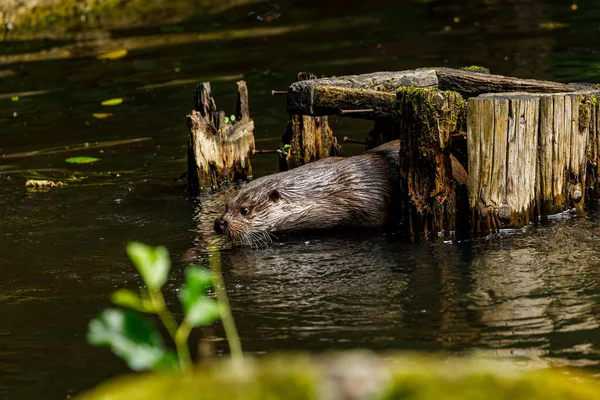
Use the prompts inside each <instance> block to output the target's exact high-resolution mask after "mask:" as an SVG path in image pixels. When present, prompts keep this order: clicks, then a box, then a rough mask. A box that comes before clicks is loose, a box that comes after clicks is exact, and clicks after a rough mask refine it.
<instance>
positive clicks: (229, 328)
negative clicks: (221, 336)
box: [208, 245, 244, 370]
mask: <svg viewBox="0 0 600 400" xmlns="http://www.w3.org/2000/svg"><path fill="white" fill-rule="evenodd" d="M208 253H209V263H210V269H211V270H212V280H213V286H214V289H215V292H216V293H217V302H218V303H219V310H220V311H221V321H222V322H223V328H224V329H225V336H226V337H227V343H228V344H229V352H230V354H231V361H232V362H233V365H234V368H235V369H238V370H240V369H241V368H242V365H243V362H244V355H243V353H242V344H241V342H240V337H239V335H238V332H237V329H236V327H235V321H234V320H233V315H232V314H231V306H230V305H229V298H228V297H227V289H226V288H225V282H224V281H223V275H222V273H221V254H220V253H219V248H218V247H217V246H216V245H212V246H209V249H208Z"/></svg>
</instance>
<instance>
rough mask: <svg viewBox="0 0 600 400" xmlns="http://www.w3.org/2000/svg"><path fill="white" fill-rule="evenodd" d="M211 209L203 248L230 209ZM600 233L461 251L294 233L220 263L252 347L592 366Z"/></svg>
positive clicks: (493, 242) (579, 227) (563, 225)
mask: <svg viewBox="0 0 600 400" xmlns="http://www.w3.org/2000/svg"><path fill="white" fill-rule="evenodd" d="M219 198H220V197H219V196H214V197H213V199H219ZM207 203H208V204H210V206H207V207H208V208H210V211H209V210H207V209H206V208H205V209H204V210H202V211H201V212H200V213H199V214H198V223H199V237H198V245H199V247H202V245H201V243H202V242H203V240H204V239H203V238H205V237H207V236H208V237H212V235H214V234H213V233H212V232H211V231H212V224H211V222H212V221H213V220H214V217H215V216H216V215H218V213H219V212H220V210H221V209H222V205H223V203H224V201H223V200H221V201H215V203H218V204H213V203H210V202H207ZM213 207H217V208H216V209H217V212H214V208H213ZM596 225H597V221H595V219H573V220H566V221H561V222H558V223H556V222H553V223H548V224H545V225H542V226H539V227H531V228H528V229H525V230H522V231H516V232H514V233H513V234H499V235H494V236H490V237H488V238H485V239H475V240H471V241H466V242H463V243H445V242H443V241H442V240H435V241H433V242H425V243H413V244H406V243H399V242H398V241H396V240H394V239H395V238H394V237H387V236H385V235H382V234H380V233H376V232H371V233H369V232H362V233H360V234H357V233H347V232H346V233H331V232H328V233H318V232H316V233H312V234H308V233H302V234H300V233H298V234H291V233H290V234H283V235H280V238H279V240H278V241H276V242H275V243H274V244H273V245H272V246H271V247H269V248H262V249H258V250H257V249H250V248H239V247H238V248H229V249H228V250H225V251H224V253H223V256H222V258H223V264H224V265H230V266H231V267H230V270H229V271H228V273H227V278H228V281H229V285H230V287H231V288H232V289H231V298H232V303H233V306H234V311H235V312H236V318H237V319H238V324H239V326H240V332H241V335H242V336H243V337H244V343H245V346H246V348H247V349H250V350H261V351H265V350H277V349H281V348H288V347H292V348H299V349H302V348H304V347H305V346H311V347H316V348H328V347H329V346H331V345H340V346H343V347H355V346H369V347H375V348H389V347H390V346H391V347H398V348H407V349H415V348H417V349H419V348H420V349H427V348H429V349H453V350H464V349H468V348H481V349H490V348H494V349H498V350H502V353H500V354H505V355H508V354H527V355H536V356H537V355H546V356H549V357H550V358H551V359H552V360H554V361H553V363H555V364H564V363H570V364H574V365H587V364H589V363H592V364H595V361H596V359H597V353H598V346H599V345H600V332H599V331H598V326H599V325H598V319H597V313H598V311H599V306H600V305H599V304H598V298H599V295H600V290H599V289H598V287H597V282H598V280H599V278H600V271H598V269H597V265H599V264H600V253H598V251H597V250H596V249H597V248H598V246H599V244H600V237H599V236H598V235H597V234H592V233H590V232H592V231H591V230H592V229H594V227H595V226H596ZM224 245H227V243H224ZM199 258H200V259H202V258H203V256H202V255H200V256H199ZM568 360H571V361H568Z"/></svg>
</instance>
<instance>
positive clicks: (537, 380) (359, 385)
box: [78, 352, 600, 400]
mask: <svg viewBox="0 0 600 400" xmlns="http://www.w3.org/2000/svg"><path fill="white" fill-rule="evenodd" d="M167 398H169V399H178V400H188V399H190V400H191V399H206V400H213V399H214V400H217V399H219V400H221V399H238V400H258V399H261V400H262V399H273V400H275V399H286V400H295V399H298V400H300V399H336V400H343V399H348V400H350V399H383V400H385V399H402V400H482V399H485V400H559V399H565V400H567V399H568V400H589V399H598V398H600V384H599V383H598V382H597V381H595V380H594V379H592V378H591V377H588V376H587V375H585V374H583V373H574V372H572V371H566V370H553V369H531V367H530V366H528V365H527V363H523V360H520V361H519V362H518V363H516V362H512V361H510V360H504V361H499V360H490V359H482V358H451V359H443V358H436V357H430V358H424V357H420V356H407V355H396V356H389V357H383V356H375V355H373V354H371V353H364V352H346V353H339V354H331V355H326V356H318V357H310V356H302V355H279V356H268V357H264V358H253V359H246V360H245V364H244V368H243V370H239V371H235V370H234V369H233V368H232V367H231V364H230V363H229V361H228V360H218V361H215V362H212V363H210V364H206V365H201V366H198V367H197V368H196V369H195V370H194V372H193V374H192V375H191V376H189V377H184V376H181V375H178V374H161V375H158V374H144V375H133V376H125V377H121V378H117V379H114V380H111V381H108V382H106V383H104V384H102V385H100V386H99V387H97V388H96V389H94V390H92V391H90V392H88V393H84V394H82V395H80V396H79V397H78V399H80V400H108V399H111V400H120V399H127V400H142V399H167Z"/></svg>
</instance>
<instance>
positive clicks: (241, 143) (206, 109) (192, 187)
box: [187, 81, 254, 195]
mask: <svg viewBox="0 0 600 400" xmlns="http://www.w3.org/2000/svg"><path fill="white" fill-rule="evenodd" d="M237 87H238V100H237V109H236V113H235V119H234V120H233V121H232V119H233V118H230V117H227V116H226V114H225V112H223V111H217V106H216V104H215V101H214V100H213V98H212V95H211V91H210V83H208V82H203V83H201V84H199V85H198V86H197V88H196V94H195V97H194V106H195V108H196V110H195V111H192V112H191V113H190V114H189V115H188V117H187V118H188V119H187V121H188V127H189V130H190V137H189V141H188V191H189V193H190V194H191V195H197V194H198V192H199V190H200V188H202V187H210V188H218V187H219V186H221V185H222V184H223V183H224V182H227V181H229V182H232V181H236V180H245V179H247V178H248V176H251V175H252V166H251V165H250V158H249V157H250V155H251V154H252V152H253V151H254V121H252V119H250V112H249V107H248V89H247V87H246V82H244V81H239V82H237Z"/></svg>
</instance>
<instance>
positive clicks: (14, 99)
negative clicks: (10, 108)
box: [10, 96, 19, 101]
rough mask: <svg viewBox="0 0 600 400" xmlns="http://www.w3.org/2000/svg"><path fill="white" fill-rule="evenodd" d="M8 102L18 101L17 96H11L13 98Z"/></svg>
mask: <svg viewBox="0 0 600 400" xmlns="http://www.w3.org/2000/svg"><path fill="white" fill-rule="evenodd" d="M10 101H19V96H13V97H11V98H10Z"/></svg>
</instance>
